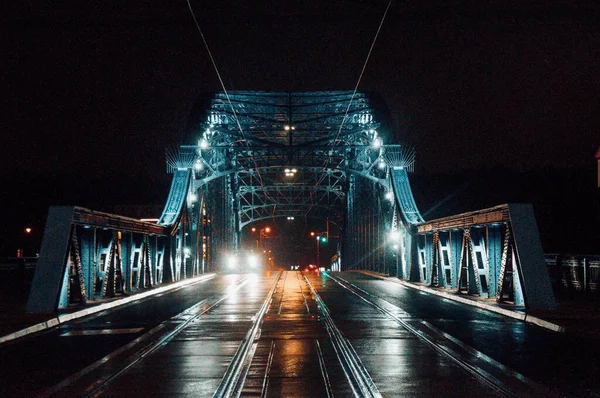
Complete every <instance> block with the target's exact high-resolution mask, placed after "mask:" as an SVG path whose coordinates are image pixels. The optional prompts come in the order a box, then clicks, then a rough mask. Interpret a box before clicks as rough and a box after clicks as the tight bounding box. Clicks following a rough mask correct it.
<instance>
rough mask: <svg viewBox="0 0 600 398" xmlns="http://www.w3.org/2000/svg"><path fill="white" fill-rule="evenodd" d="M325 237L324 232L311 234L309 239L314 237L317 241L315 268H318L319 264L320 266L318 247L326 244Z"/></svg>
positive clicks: (325, 233)
mask: <svg viewBox="0 0 600 398" xmlns="http://www.w3.org/2000/svg"><path fill="white" fill-rule="evenodd" d="M327 235H328V233H327V232H326V231H323V232H311V233H310V236H311V237H316V239H317V267H319V268H320V266H321V264H320V261H321V260H320V253H319V252H320V247H321V242H323V243H326V242H327V240H328V239H327Z"/></svg>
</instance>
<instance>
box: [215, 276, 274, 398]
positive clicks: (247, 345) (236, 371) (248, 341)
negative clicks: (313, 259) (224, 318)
mask: <svg viewBox="0 0 600 398" xmlns="http://www.w3.org/2000/svg"><path fill="white" fill-rule="evenodd" d="M281 275H282V273H281V272H280V273H279V277H278V278H277V281H275V283H274V284H273V287H272V288H271V290H270V291H269V294H268V295H267V298H266V299H265V301H264V302H263V304H262V306H261V307H260V309H259V310H258V312H257V313H256V315H255V316H254V317H253V318H254V323H253V324H252V326H251V327H250V330H248V333H247V334H246V336H245V337H244V340H243V341H242V344H240V346H239V347H238V349H237V351H236V352H235V354H234V355H233V358H232V360H231V363H230V364H229V367H227V370H226V371H225V375H224V376H223V379H222V380H221V383H220V384H219V387H217V390H216V391H215V393H214V395H213V397H218V398H220V397H238V396H239V395H240V393H241V392H242V388H243V387H244V381H245V380H246V374H247V373H248V369H249V368H250V364H251V362H252V358H253V356H254V352H255V351H256V343H255V342H254V340H255V339H256V336H257V334H258V331H259V330H260V325H261V323H262V319H263V317H264V315H265V313H266V312H267V310H268V309H269V305H270V304H271V299H272V297H273V293H274V292H275V289H276V288H277V285H278V283H279V280H280V279H281Z"/></svg>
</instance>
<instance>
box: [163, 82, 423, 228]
mask: <svg viewBox="0 0 600 398" xmlns="http://www.w3.org/2000/svg"><path fill="white" fill-rule="evenodd" d="M204 113H205V115H204V119H203V120H202V122H201V123H200V124H199V125H198V126H197V128H198V130H199V131H200V132H201V139H200V140H199V141H198V143H197V145H193V146H182V147H181V150H180V154H179V155H178V157H177V162H172V164H171V167H172V168H173V169H179V170H181V169H193V170H194V172H193V179H192V190H193V191H196V190H198V189H199V187H200V186H203V185H205V184H207V183H209V182H210V181H212V180H214V179H217V178H220V177H223V176H225V175H230V174H234V175H235V177H236V178H235V179H234V181H235V184H234V187H233V189H234V198H235V200H237V212H238V220H239V222H238V226H239V228H241V227H242V226H243V225H245V224H247V223H250V222H252V221H256V220H258V219H261V218H266V217H279V216H290V215H293V216H305V217H319V216H321V215H322V214H323V213H324V212H329V213H332V214H339V217H340V219H341V217H342V215H343V212H344V209H345V207H346V203H345V202H346V199H345V192H347V189H348V186H347V184H348V182H347V177H348V174H350V173H352V174H357V175H360V176H361V177H364V178H367V179H369V180H371V181H373V182H376V183H379V184H383V185H386V184H389V183H388V181H389V169H390V167H396V166H397V165H398V164H400V163H401V166H402V167H406V168H410V167H411V165H412V161H413V160H414V156H412V155H411V154H412V152H411V151H410V150H406V149H404V147H401V146H400V145H398V144H397V142H396V140H395V136H394V135H393V133H392V131H391V130H392V129H391V127H390V126H389V122H387V121H386V122H385V123H382V120H380V119H385V117H386V115H387V114H386V111H385V109H382V107H381V106H380V105H379V102H377V101H376V100H374V98H373V96H372V95H370V94H366V93H355V94H353V93H352V92H349V91H348V92H346V91H339V92H308V93H275V92H233V93H229V94H228V95H226V94H224V93H217V94H215V95H214V96H213V97H212V99H211V100H210V103H209V105H208V107H207V109H206V110H205V111H204ZM381 115H383V117H379V116H381ZM378 117H379V118H378ZM387 117H389V115H387ZM382 127H383V129H382ZM383 141H386V143H387V145H384V142H383ZM390 144H391V145H390ZM407 155H408V156H407ZM399 162H400V163H399ZM286 169H290V170H295V174H294V177H293V178H289V176H287V175H286V174H285V170H286Z"/></svg>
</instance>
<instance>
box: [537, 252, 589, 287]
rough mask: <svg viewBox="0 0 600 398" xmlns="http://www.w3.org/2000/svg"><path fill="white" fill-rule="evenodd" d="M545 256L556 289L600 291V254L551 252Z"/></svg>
mask: <svg viewBox="0 0 600 398" xmlns="http://www.w3.org/2000/svg"><path fill="white" fill-rule="evenodd" d="M544 257H545V260H546V267H547V268H548V275H550V281H551V283H552V286H553V288H554V290H555V291H557V292H560V291H568V292H574V293H582V294H590V293H591V294H598V293H600V255H593V254H553V253H549V254H545V255H544Z"/></svg>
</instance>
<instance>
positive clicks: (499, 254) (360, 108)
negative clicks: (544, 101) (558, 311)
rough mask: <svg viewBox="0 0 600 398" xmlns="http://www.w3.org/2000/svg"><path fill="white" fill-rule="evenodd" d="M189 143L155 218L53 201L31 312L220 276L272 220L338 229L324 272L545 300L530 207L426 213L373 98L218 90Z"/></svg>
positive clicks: (516, 300)
mask: <svg viewBox="0 0 600 398" xmlns="http://www.w3.org/2000/svg"><path fill="white" fill-rule="evenodd" d="M201 114H202V118H201V120H200V121H199V122H198V123H197V125H196V126H195V129H196V132H197V140H196V141H195V142H192V143H188V145H182V146H181V147H180V148H179V150H178V151H177V153H173V154H171V156H169V159H168V169H169V172H171V173H172V174H173V180H172V185H171V190H170V194H169V196H168V199H167V203H166V205H165V207H164V211H163V214H162V216H161V217H160V220H159V221H158V223H149V222H143V221H139V220H136V219H131V218H126V217H121V216H118V215H113V214H106V213H100V212H96V211H92V210H88V209H84V208H80V207H51V208H50V210H49V214H48V221H47V225H46V230H45V233H44V238H43V242H42V248H41V252H40V259H39V261H38V265H37V267H36V271H35V276H34V280H33V284H32V291H31V295H30V298H29V302H28V311H30V312H54V311H57V310H58V309H61V308H66V307H68V306H73V305H85V304H86V303H89V302H94V301H95V300H98V299H102V298H105V297H112V296H116V295H120V294H127V293H128V292H132V291H136V290H141V289H148V288H152V287H155V286H158V285H161V284H165V283H172V282H176V281H179V280H181V279H185V278H191V277H194V276H196V275H199V274H202V273H206V272H213V271H218V270H219V268H220V264H222V259H221V255H222V253H224V252H226V251H229V250H232V249H235V248H237V247H238V246H239V244H240V236H241V231H242V228H244V227H245V226H247V225H249V224H252V223H254V222H256V221H260V220H263V219H271V218H274V217H292V216H293V217H307V218H316V219H324V218H328V219H330V220H332V221H334V222H335V223H336V224H338V225H340V226H341V236H340V242H341V245H340V248H339V250H338V254H337V256H335V258H336V260H335V262H334V263H332V264H331V268H332V269H333V270H368V271H374V272H379V273H384V274H389V275H391V276H397V277H398V278H401V279H404V280H410V281H414V282H420V283H423V284H427V285H430V286H436V287H439V288H441V289H447V290H448V291H451V292H457V293H458V292H463V293H465V294H471V295H477V296H482V297H487V298H495V299H496V300H498V301H500V302H505V303H507V304H512V305H516V306H524V307H526V308H548V307H552V306H554V297H553V295H552V290H551V286H550V281H549V277H548V275H547V271H546V268H545V263H544V257H543V252H542V248H541V244H540V240H539V236H538V231H537V227H536V223H535V218H534V216H533V210H532V207H531V206H530V205H526V204H510V205H501V206H498V207H495V208H491V209H485V210H479V211H474V212H472V213H467V214H460V215H455V216H450V217H446V218H443V219H438V220H430V221H425V220H424V219H423V217H422V216H421V214H420V213H419V210H418V208H417V205H416V204H415V201H414V199H413V195H412V191H411V188H410V183H409V173H410V172H411V171H412V170H413V166H414V160H415V154H414V151H413V149H412V148H411V147H408V146H406V145H404V144H402V143H400V142H398V141H397V138H396V137H397V134H396V132H395V131H394V129H393V127H392V123H391V119H390V115H389V112H388V111H387V109H386V107H385V105H384V104H383V101H382V100H381V99H380V98H379V97H378V96H377V95H375V94H371V93H363V92H359V93H355V94H353V93H352V92H348V91H337V92H331V91H327V92H292V93H289V92H256V91H238V92H231V93H229V94H225V93H217V94H214V96H212V98H211V99H210V101H208V103H207V104H205V106H204V107H203V109H202V112H201Z"/></svg>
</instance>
